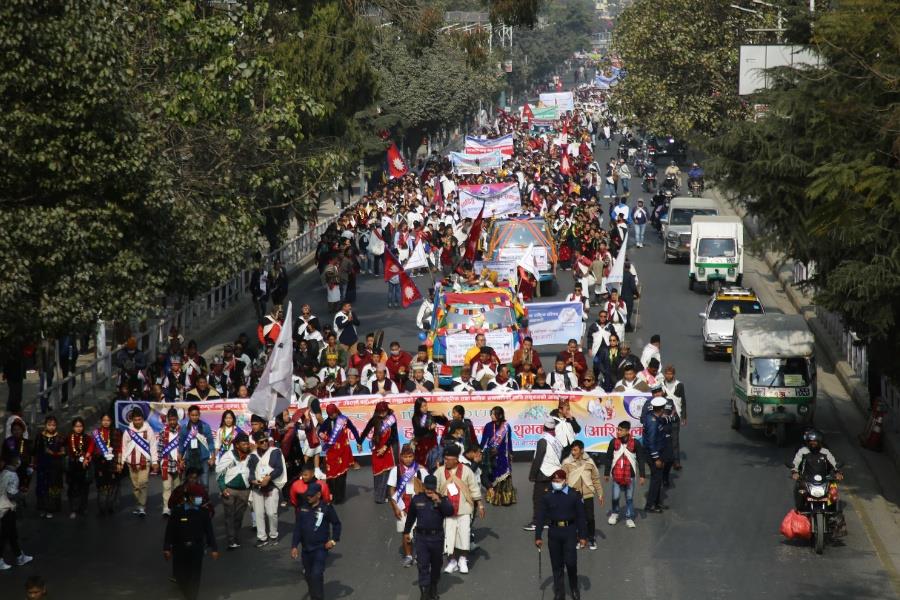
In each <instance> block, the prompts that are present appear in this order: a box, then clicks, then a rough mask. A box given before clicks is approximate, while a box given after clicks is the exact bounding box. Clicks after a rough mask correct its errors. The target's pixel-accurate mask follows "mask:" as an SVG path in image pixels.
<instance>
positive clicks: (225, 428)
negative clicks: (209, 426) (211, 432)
mask: <svg viewBox="0 0 900 600" xmlns="http://www.w3.org/2000/svg"><path fill="white" fill-rule="evenodd" d="M240 432H241V430H240V429H239V428H238V426H237V419H236V418H235V416H234V412H233V411H230V410H226V411H225V412H223V413H222V420H221V421H220V422H219V428H218V429H217V430H216V441H215V447H216V460H218V459H220V458H222V456H224V455H225V454H226V453H228V452H230V451H231V446H232V444H234V438H235V437H236V436H237V434H239V433H240Z"/></svg>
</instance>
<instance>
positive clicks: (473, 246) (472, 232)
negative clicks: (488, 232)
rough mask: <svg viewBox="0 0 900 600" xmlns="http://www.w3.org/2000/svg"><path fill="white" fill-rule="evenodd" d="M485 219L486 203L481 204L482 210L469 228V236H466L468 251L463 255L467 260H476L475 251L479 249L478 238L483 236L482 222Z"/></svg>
mask: <svg viewBox="0 0 900 600" xmlns="http://www.w3.org/2000/svg"><path fill="white" fill-rule="evenodd" d="M482 221H484V203H482V204H481V210H480V211H478V216H477V217H475V221H474V222H473V223H472V228H471V229H469V237H467V238H466V253H465V254H464V255H463V259H465V260H475V251H476V250H477V249H478V238H480V237H481V223H482Z"/></svg>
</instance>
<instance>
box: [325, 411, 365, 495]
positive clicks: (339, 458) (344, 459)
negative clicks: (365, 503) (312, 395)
mask: <svg viewBox="0 0 900 600" xmlns="http://www.w3.org/2000/svg"><path fill="white" fill-rule="evenodd" d="M325 414H326V415H327V417H328V418H326V419H325V420H324V421H323V422H322V423H321V424H320V425H319V428H318V433H319V440H320V441H321V446H322V452H323V453H324V454H325V479H326V481H327V482H328V489H330V490H331V497H332V499H333V500H334V503H335V504H340V503H341V502H343V501H344V498H345V497H346V496H347V471H348V470H349V469H350V468H352V466H353V464H354V460H353V449H352V448H351V447H350V434H351V433H352V434H353V438H354V439H355V440H356V443H357V444H359V441H360V437H359V431H357V429H356V426H355V425H353V422H352V421H351V420H350V419H348V418H347V417H345V416H344V415H342V414H341V411H340V410H339V409H338V407H337V405H336V404H334V403H333V402H332V403H330V404H329V405H328V406H326V407H325Z"/></svg>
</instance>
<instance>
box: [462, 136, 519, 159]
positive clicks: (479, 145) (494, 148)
mask: <svg viewBox="0 0 900 600" xmlns="http://www.w3.org/2000/svg"><path fill="white" fill-rule="evenodd" d="M465 151H466V154H489V153H491V152H500V154H502V155H503V156H508V157H512V155H513V136H512V134H511V133H509V134H507V135H504V136H501V137H498V138H494V139H490V140H488V139H484V140H483V139H481V138H477V137H472V136H471V135H467V136H466V146H465Z"/></svg>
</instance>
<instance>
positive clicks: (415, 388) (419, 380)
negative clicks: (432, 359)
mask: <svg viewBox="0 0 900 600" xmlns="http://www.w3.org/2000/svg"><path fill="white" fill-rule="evenodd" d="M412 373H413V376H412V379H410V380H409V381H407V382H406V383H405V384H403V391H404V392H410V393H420V394H424V393H427V392H433V391H434V384H433V383H431V382H430V381H428V380H427V379H425V365H424V363H420V362H414V363H413V364H412Z"/></svg>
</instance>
